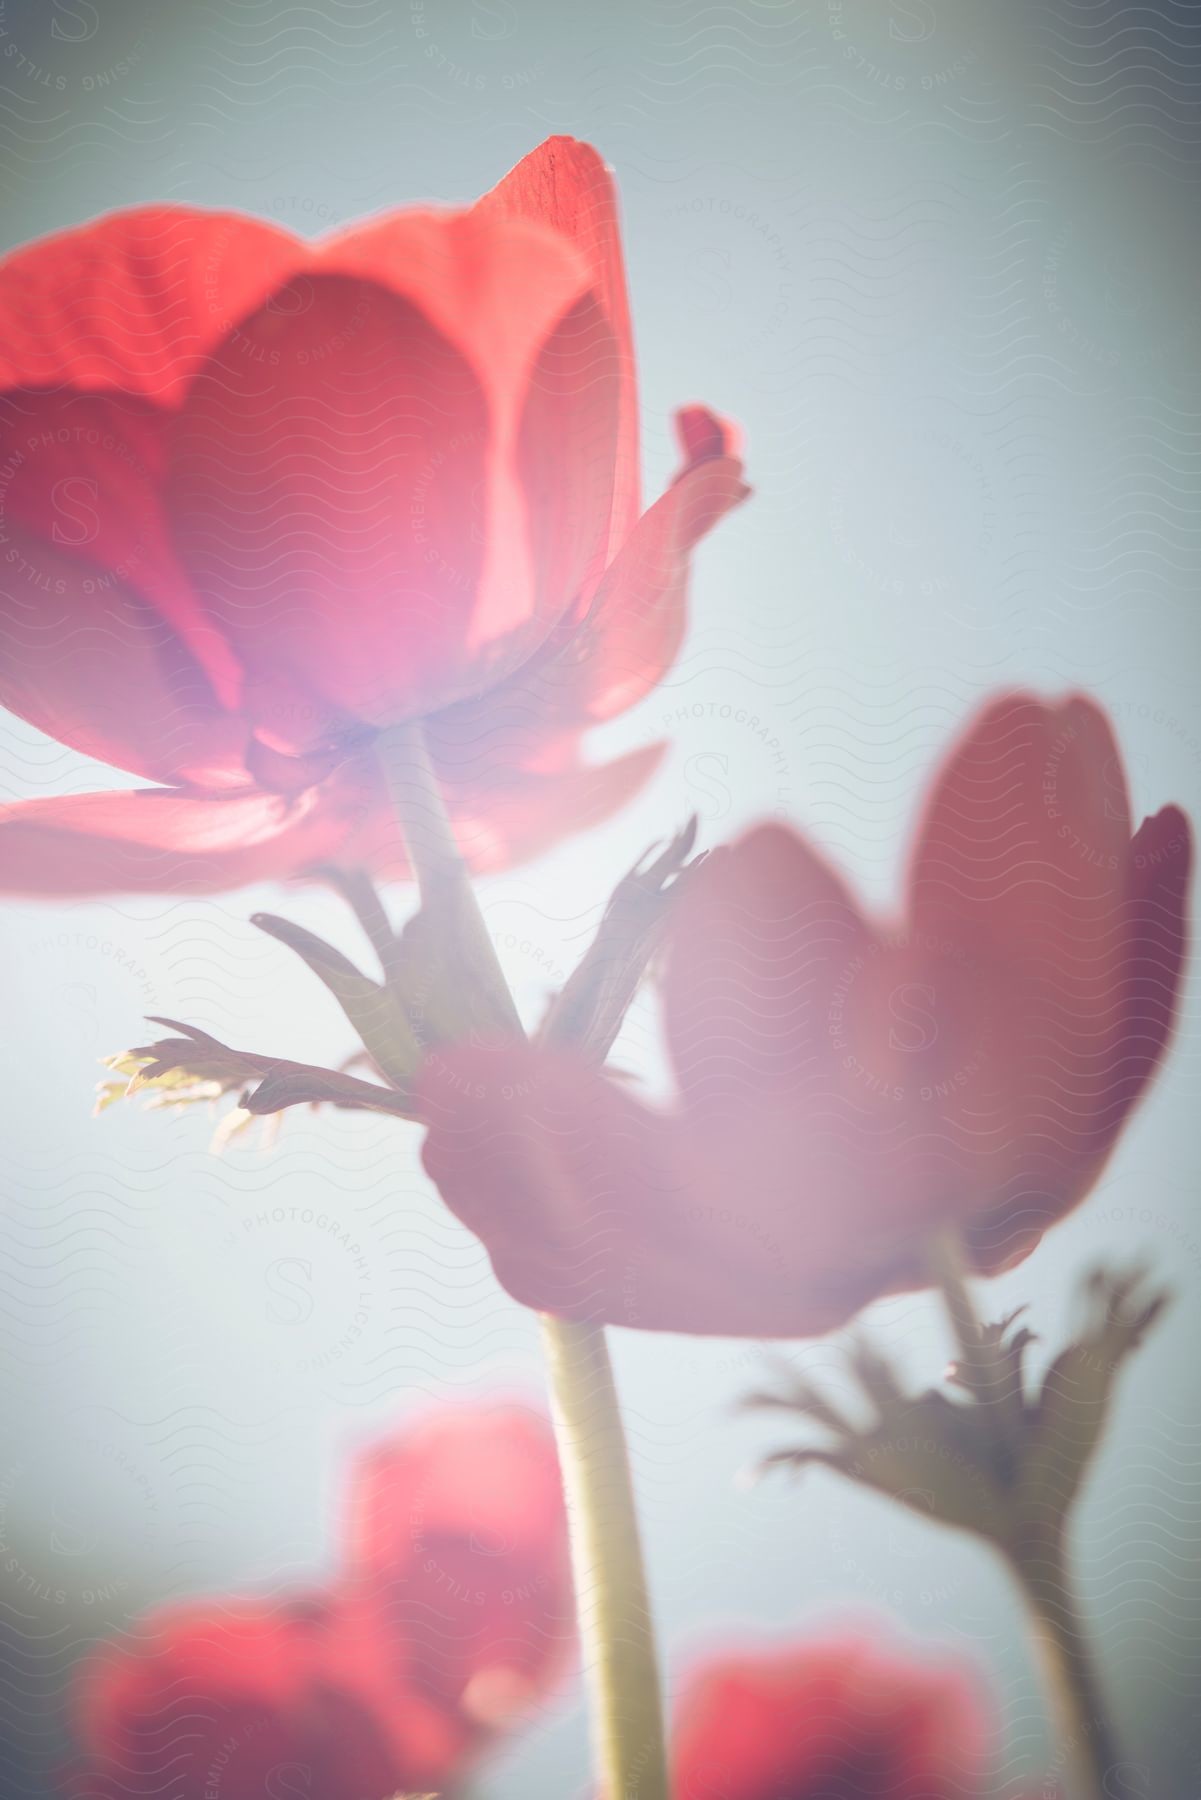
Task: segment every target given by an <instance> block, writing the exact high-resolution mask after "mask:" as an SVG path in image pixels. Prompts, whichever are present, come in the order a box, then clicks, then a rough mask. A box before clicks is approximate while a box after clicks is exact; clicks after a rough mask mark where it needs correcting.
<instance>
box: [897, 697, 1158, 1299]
mask: <svg viewBox="0 0 1201 1800" xmlns="http://www.w3.org/2000/svg"><path fill="white" fill-rule="evenodd" d="M1129 842H1130V823H1129V808H1128V802H1127V798H1126V785H1125V777H1124V774H1123V772H1122V767H1121V761H1120V758H1119V755H1118V751H1117V746H1116V744H1115V741H1114V737H1113V733H1112V731H1111V729H1110V726H1109V723H1108V720H1107V719H1106V718H1105V715H1104V714H1103V713H1102V712H1101V711H1100V709H1099V708H1098V707H1096V706H1095V705H1094V704H1093V703H1092V702H1091V701H1088V700H1086V699H1083V698H1080V697H1073V698H1071V699H1069V700H1067V701H1066V702H1064V703H1063V704H1062V705H1060V706H1058V707H1054V708H1053V707H1049V706H1044V705H1042V704H1041V703H1040V702H1038V701H1037V700H1034V699H1032V698H1030V697H1029V696H1026V695H1021V694H1017V695H1011V696H1006V697H1005V698H1003V699H1001V700H998V701H996V702H994V703H993V704H992V705H991V706H989V707H988V708H987V709H986V711H985V712H984V713H983V714H982V715H981V717H980V718H979V719H978V720H977V721H976V722H975V723H974V724H973V725H972V727H971V728H970V729H969V731H968V734H967V736H966V737H965V739H964V741H963V742H962V744H961V745H960V746H959V748H958V749H957V750H956V751H955V752H954V753H953V754H952V756H951V759H950V761H949V762H948V764H947V767H946V769H945V770H944V772H943V774H942V776H941V777H940V778H939V780H938V781H937V783H936V784H935V787H934V789H933V792H932V794H931V797H930V800H929V803H928V805H927V809H926V816H925V819H924V821H923V826H922V831H921V834H920V838H919V842H918V845H917V850H916V853H915V856H914V860H913V868H912V876H911V891H912V907H913V922H914V927H915V930H916V931H917V932H919V933H922V932H924V933H928V934H931V935H934V936H939V937H945V938H948V939H949V940H950V941H952V942H953V943H954V944H955V945H956V946H957V948H958V951H959V954H960V956H961V959H962V962H963V968H964V972H963V976H962V979H963V980H964V981H965V982H966V981H967V980H968V979H969V978H970V972H971V970H973V969H974V970H975V971H976V973H977V975H978V976H979V978H980V979H981V981H982V984H983V985H982V987H981V990H980V992H979V994H978V996H977V1000H976V1012H977V1015H978V1018H977V1025H976V1028H975V1029H976V1030H977V1032H978V1034H979V1036H980V1037H981V1038H982V1039H983V1040H985V1041H986V1043H987V1055H986V1058H985V1060H984V1064H983V1067H982V1069H980V1071H979V1073H978V1074H976V1075H975V1076H974V1077H973V1080H972V1082H971V1084H970V1089H969V1090H968V1091H965V1093H964V1095H963V1096H962V1099H961V1100H960V1101H959V1102H958V1103H956V1102H954V1101H952V1102H950V1103H949V1104H948V1107H947V1121H948V1126H949V1128H950V1129H951V1130H952V1132H953V1134H954V1135H955V1136H956V1139H957V1142H958V1144H959V1147H960V1151H961V1153H962V1155H963V1158H964V1164H963V1193H962V1198H961V1200H960V1201H959V1203H958V1204H959V1210H960V1212H961V1215H963V1216H967V1217H969V1218H970V1215H971V1213H972V1211H973V1209H974V1210H976V1211H977V1212H980V1213H982V1214H983V1217H982V1220H981V1222H980V1223H979V1224H978V1225H977V1227H976V1229H975V1241H976V1248H977V1254H978V1257H979V1259H980V1261H981V1262H982V1263H983V1264H984V1265H986V1266H989V1267H993V1266H998V1265H1000V1264H1003V1263H1008V1262H1012V1261H1013V1260H1016V1259H1017V1258H1019V1257H1020V1256H1021V1255H1024V1254H1026V1253H1027V1252H1028V1250H1029V1249H1030V1248H1032V1246H1033V1244H1034V1242H1036V1241H1037V1236H1038V1234H1039V1232H1040V1231H1041V1230H1043V1229H1045V1228H1046V1226H1047V1225H1048V1224H1050V1223H1051V1222H1052V1221H1053V1220H1054V1219H1055V1218H1057V1217H1058V1216H1059V1215H1060V1214H1061V1213H1062V1212H1063V1211H1065V1210H1066V1209H1067V1207H1069V1206H1070V1205H1072V1204H1073V1203H1074V1202H1075V1201H1076V1200H1077V1199H1079V1198H1080V1197H1081V1195H1082V1194H1083V1193H1085V1192H1086V1191H1087V1189H1088V1187H1089V1185H1090V1183H1091V1181H1092V1180H1093V1179H1094V1177H1095V1172H1096V1168H1097V1162H1096V1155H1095V1147H1096V1143H1097V1138H1098V1133H1099V1131H1100V1130H1101V1128H1102V1122H1103V1121H1104V1120H1105V1119H1107V1118H1108V1117H1109V1116H1110V1115H1111V1113H1112V1110H1113V1104H1112V1103H1113V1088H1114V1079H1115V1068H1116V1067H1117V1066H1118V1064H1119V1063H1120V1061H1121V1059H1122V1057H1123V1056H1124V1048H1123V1042H1122V1040H1123V1033H1124V1028H1125V1024H1124V1018H1123V1011H1122V995H1123V985H1124V982H1125V970H1126V931H1127V917H1126V908H1127V900H1126V869H1127V864H1128V857H1129Z"/></svg>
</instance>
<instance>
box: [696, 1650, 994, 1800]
mask: <svg viewBox="0 0 1201 1800" xmlns="http://www.w3.org/2000/svg"><path fill="white" fill-rule="evenodd" d="M991 1737H992V1727H991V1721H990V1719H989V1716H988V1713H987V1710H986V1708H985V1705H984V1702H983V1699H982V1697H981V1695H980V1692H979V1690H978V1687H977V1684H976V1683H975V1682H974V1681H973V1680H971V1679H970V1678H969V1677H968V1676H966V1675H965V1674H964V1673H963V1672H962V1670H961V1668H960V1666H959V1665H958V1664H957V1663H951V1662H949V1661H948V1662H934V1661H927V1660H924V1659H923V1660H918V1659H917V1658H916V1657H914V1656H913V1655H911V1654H906V1655H903V1656H902V1655H900V1654H898V1653H897V1652H896V1651H894V1650H891V1649H881V1648H880V1647H879V1645H878V1643H877V1642H876V1641H874V1640H869V1639H867V1638H863V1637H851V1636H846V1637H839V1638H834V1639H832V1640H830V1641H828V1642H815V1643H808V1644H800V1645H797V1646H795V1647H791V1648H784V1647H781V1648H778V1649H771V1650H760V1651H755V1652H745V1653H743V1654H741V1655H731V1656H724V1657H722V1658H719V1659H715V1660H714V1661H712V1662H710V1663H709V1664H707V1665H705V1666H703V1667H701V1668H700V1669H698V1670H697V1671H696V1672H695V1674H694V1675H693V1676H692V1678H691V1679H690V1681H689V1682H688V1683H687V1684H686V1686H685V1689H684V1693H683V1697H682V1699H681V1702H680V1705H679V1709H678V1713H677V1718H676V1725H675V1733H674V1744H673V1759H672V1760H673V1765H674V1783H673V1787H672V1792H673V1794H674V1795H675V1800H781V1796H783V1795H787V1796H788V1800H979V1797H980V1795H981V1794H983V1793H984V1791H985V1786H984V1782H985V1771H986V1763H987V1758H988V1751H989V1745H990V1740H991Z"/></svg>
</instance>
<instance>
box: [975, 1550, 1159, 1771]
mask: <svg viewBox="0 0 1201 1800" xmlns="http://www.w3.org/2000/svg"><path fill="white" fill-rule="evenodd" d="M1005 1560H1006V1562H1007V1564H1008V1566H1009V1568H1010V1571H1011V1572H1012V1574H1013V1575H1014V1577H1015V1579H1016V1580H1017V1583H1018V1586H1019V1587H1020V1589H1021V1591H1022V1595H1023V1598H1024V1599H1025V1602H1026V1607H1027V1611H1028V1613H1029V1617H1030V1624H1031V1635H1032V1637H1033V1640H1034V1646H1035V1651H1036V1654H1037V1657H1038V1661H1039V1666H1040V1667H1041V1669H1042V1672H1043V1678H1044V1680H1045V1683H1046V1691H1047V1697H1048V1700H1049V1703H1050V1705H1051V1708H1052V1711H1053V1714H1054V1716H1055V1719H1056V1721H1057V1724H1058V1727H1059V1745H1060V1751H1061V1755H1062V1759H1063V1762H1064V1773H1065V1776H1066V1780H1067V1789H1066V1792H1067V1800H1133V1794H1132V1790H1131V1789H1130V1787H1129V1785H1128V1782H1127V1780H1126V1778H1125V1774H1124V1771H1123V1766H1122V1763H1121V1759H1120V1758H1119V1755H1118V1749H1117V1745H1116V1743H1115V1741H1114V1737H1113V1734H1112V1732H1111V1730H1110V1727H1109V1723H1108V1720H1107V1718H1106V1713H1105V1706H1104V1703H1103V1701H1102V1698H1101V1689H1100V1686H1099V1683H1098V1681H1097V1676H1096V1671H1095V1670H1094V1668H1093V1664H1092V1659H1091V1657H1090V1656H1089V1653H1088V1645H1087V1642H1086V1639H1085V1633H1084V1627H1083V1624H1082V1622H1081V1619H1080V1613H1079V1610H1078V1608H1077V1606H1076V1602H1075V1598H1074V1595H1073V1592H1072V1582H1071V1578H1070V1575H1069V1573H1068V1567H1067V1555H1066V1551H1065V1547H1064V1545H1063V1544H1062V1542H1056V1543H1054V1544H1051V1545H1046V1544H1044V1545H1041V1546H1039V1547H1038V1548H1037V1549H1034V1550H1032V1549H1031V1548H1030V1547H1029V1546H1026V1547H1019V1548H1018V1549H1017V1550H1016V1551H1015V1550H1010V1551H1009V1552H1008V1553H1007V1554H1006V1557H1005Z"/></svg>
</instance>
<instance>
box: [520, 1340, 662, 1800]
mask: <svg viewBox="0 0 1201 1800" xmlns="http://www.w3.org/2000/svg"><path fill="white" fill-rule="evenodd" d="M542 1341H543V1344H544V1345H545V1348H546V1361H547V1367H548V1369H549V1371H550V1386H551V1397H552V1401H553V1407H554V1418H555V1433H556V1436H557V1438H558V1443H559V1455H560V1458H561V1460H562V1464H563V1482H564V1487H565V1490H566V1494H567V1516H568V1519H569V1521H570V1525H571V1556H572V1570H573V1573H574V1576H575V1591H576V1606H577V1609H578V1612H579V1619H580V1640H581V1644H582V1646H583V1653H584V1668H585V1674H586V1678H587V1681H588V1688H589V1694H590V1700H591V1711H592V1731H593V1741H594V1748H595V1756H596V1763H597V1773H598V1775H599V1777H600V1788H601V1793H602V1794H603V1795H604V1800H635V1797H637V1800H667V1792H668V1786H667V1763H666V1757H665V1754H664V1741H663V1710H662V1705H661V1702H660V1698H659V1670H658V1660H657V1657H656V1653H655V1630H654V1624H653V1621H652V1617H651V1606H650V1598H649V1596H648V1594H647V1588H646V1575H645V1572H644V1568H643V1561H642V1547H641V1543H640V1540H639V1533H638V1516H637V1512H636V1510H635V1506H634V1489H633V1483H632V1481H631V1479H630V1459H629V1455H628V1453H627V1450H626V1442H625V1435H624V1433H623V1431H622V1425H621V1411H620V1408H619V1407H618V1404H617V1393H616V1389H615V1388H614V1385H613V1367H612V1364H611V1362H610V1360H609V1350H608V1346H607V1344H606V1343H605V1334H604V1332H603V1330H602V1329H601V1328H600V1326H598V1325H577V1324H574V1323H573V1322H572V1321H571V1320H569V1319H552V1318H550V1317H549V1316H547V1315H545V1314H544V1315H543V1319H542Z"/></svg>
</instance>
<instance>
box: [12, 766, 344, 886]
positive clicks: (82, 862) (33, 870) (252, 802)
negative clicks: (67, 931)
mask: <svg viewBox="0 0 1201 1800" xmlns="http://www.w3.org/2000/svg"><path fill="white" fill-rule="evenodd" d="M353 807H354V801H353V797H352V796H351V795H349V794H347V793H345V792H343V791H341V790H339V789H337V788H334V787H326V788H324V789H322V790H320V791H317V790H313V791H310V792H309V793H308V794H305V795H303V796H302V797H301V798H300V799H299V800H296V801H293V802H290V803H289V802H287V801H285V800H283V799H280V798H277V797H276V796H274V795H271V794H260V793H257V792H241V793H224V794H221V793H217V794H206V793H204V792H202V791H199V790H189V789H185V788H137V789H133V790H131V791H126V792H123V793H108V794H71V795H65V796H62V797H57V798H54V799H49V800H25V801H20V802H18V803H16V804H15V805H11V806H4V807H0V893H6V894H34V895H39V896H42V897H46V898H49V897H52V896H55V895H87V894H114V893H173V894H203V893H211V892H214V891H217V890H220V889H223V888H235V887H243V886H245V885H246V884H247V883H248V882H252V881H269V880H278V879H282V878H283V877H284V876H287V875H294V874H297V873H299V872H301V871H302V870H305V869H308V868H310V867H312V866H314V865H317V864H320V863H322V862H324V861H327V860H329V859H330V858H332V857H333V856H334V855H335V854H336V852H337V851H338V848H339V846H340V845H341V843H342V842H343V840H344V839H345V837H346V834H347V830H348V827H349V822H350V820H351V818H352V817H353Z"/></svg>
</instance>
